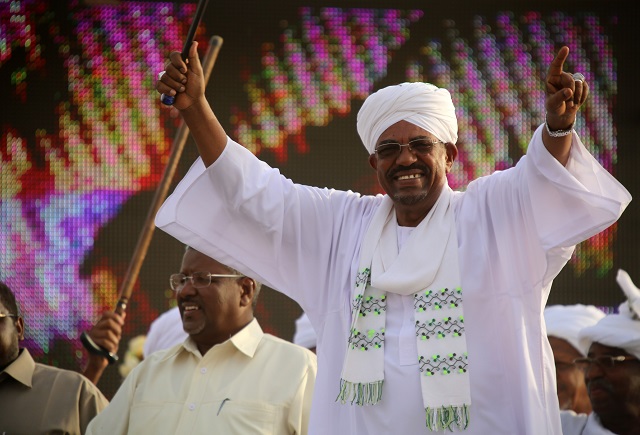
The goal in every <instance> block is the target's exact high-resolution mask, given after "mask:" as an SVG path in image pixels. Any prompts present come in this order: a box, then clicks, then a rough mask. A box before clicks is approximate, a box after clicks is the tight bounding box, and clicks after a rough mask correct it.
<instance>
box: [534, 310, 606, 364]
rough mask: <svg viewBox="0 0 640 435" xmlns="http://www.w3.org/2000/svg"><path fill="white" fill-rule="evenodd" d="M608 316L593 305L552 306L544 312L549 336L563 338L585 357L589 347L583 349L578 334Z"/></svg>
mask: <svg viewBox="0 0 640 435" xmlns="http://www.w3.org/2000/svg"><path fill="white" fill-rule="evenodd" d="M605 315H606V314H605V313H604V312H603V311H602V310H599V309H598V308H596V307H595V306H593V305H581V304H576V305H552V306H549V307H547V308H545V310H544V321H545V323H546V324H547V335H548V336H552V337H558V338H562V339H563V340H566V341H568V342H569V344H571V346H573V347H574V348H575V349H576V350H577V351H578V352H580V353H581V354H582V355H583V356H586V355H587V352H588V350H589V347H583V346H581V345H580V343H579V340H578V333H579V332H580V330H582V329H583V328H586V327H587V326H593V325H595V324H596V323H598V320H600V319H602V318H603V317H604V316H605Z"/></svg>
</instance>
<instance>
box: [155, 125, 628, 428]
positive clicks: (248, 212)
mask: <svg viewBox="0 0 640 435" xmlns="http://www.w3.org/2000/svg"><path fill="white" fill-rule="evenodd" d="M543 128H544V127H543ZM541 135H542V130H541V129H540V128H538V129H537V131H536V133H535V134H534V137H533V139H532V141H531V144H530V145H529V150H528V152H527V155H526V157H523V158H522V159H520V161H519V162H518V164H517V166H516V167H515V168H512V169H508V170H506V171H503V172H498V173H495V174H493V175H491V176H489V177H484V178H480V179H478V180H476V181H474V182H472V183H471V184H469V186H468V188H467V191H466V192H465V193H456V194H455V195H454V198H453V200H452V205H453V207H454V219H455V225H456V234H457V238H458V259H459V265H460V270H461V279H462V288H463V289H464V297H465V301H464V316H465V317H464V323H465V331H466V333H467V347H468V353H469V382H470V389H471V402H472V406H471V415H470V424H469V427H468V428H467V430H466V433H468V434H474V435H476V434H477V435H486V434H510V435H511V434H522V435H528V434H529V435H538V434H560V433H561V432H560V431H561V429H560V418H559V412H556V410H558V409H559V405H558V399H557V395H556V392H555V376H554V365H553V354H552V352H551V348H550V346H549V344H548V341H547V339H546V335H545V334H544V329H543V326H542V322H543V314H542V311H543V308H544V305H545V302H546V300H547V296H548V291H549V289H550V287H551V284H552V280H553V278H554V277H555V276H556V275H557V273H558V272H559V271H560V270H561V268H562V267H563V266H564V265H565V263H566V262H567V260H568V259H569V258H570V256H571V253H572V252H573V245H574V244H576V243H578V242H580V241H582V240H584V239H586V238H588V237H590V236H591V235H593V234H596V233H598V232H599V231H602V230H603V229H605V228H606V227H608V226H609V225H611V224H612V223H613V222H615V220H616V219H617V218H618V217H619V216H620V214H621V213H622V211H623V210H624V208H625V207H626V205H627V204H628V202H629V201H630V199H631V197H630V195H629V193H628V192H627V191H626V189H624V187H622V186H621V185H620V184H619V183H618V182H617V181H616V180H615V179H614V178H613V177H612V176H611V175H610V174H608V173H607V172H606V171H605V170H604V169H603V168H602V167H601V166H600V165H599V164H598V163H597V161H596V160H595V159H593V158H592V157H591V155H590V154H589V153H588V151H587V150H586V149H585V148H584V146H583V145H582V143H581V142H580V140H579V139H578V137H577V135H575V134H574V136H573V146H572V150H571V157H570V161H569V163H568V165H567V167H566V168H565V167H563V166H562V165H560V164H559V163H558V162H557V161H556V160H555V159H554V158H553V157H552V156H551V155H550V154H549V153H548V152H547V151H546V149H545V148H544V145H543V144H542V139H541ZM382 200H383V197H382V196H361V195H359V194H356V193H353V192H342V191H336V190H330V189H320V188H314V187H309V186H302V185H297V184H294V183H293V182H291V181H290V180H287V179H286V178H284V177H283V176H282V175H281V174H280V173H279V171H278V170H276V169H273V168H270V167H269V166H268V165H266V164H265V163H264V162H261V161H259V160H258V159H257V158H255V156H253V155H252V154H251V153H250V152H249V151H247V150H246V149H244V148H243V147H241V146H239V145H237V144H235V143H234V142H232V141H229V142H228V144H227V147H226V149H225V150H224V152H223V154H222V155H221V156H220V158H219V159H218V160H217V161H216V162H215V163H214V164H213V165H211V166H210V167H209V168H208V169H207V170H205V168H204V166H203V165H202V163H201V162H200V161H199V162H197V163H196V164H195V165H194V166H193V167H192V169H191V170H190V171H189V173H188V174H187V175H186V176H185V178H184V180H183V181H182V182H181V183H180V184H179V185H178V187H177V188H176V190H175V191H174V193H173V194H172V195H171V196H170V197H169V198H168V199H167V201H166V202H165V204H164V205H163V207H162V209H161V210H160V212H159V213H158V216H157V217H156V224H157V225H158V226H159V227H160V228H162V229H163V230H165V231H167V232H169V233H170V234H172V235H173V236H175V237H176V238H178V239H179V240H181V241H182V242H183V243H185V244H189V245H191V246H193V247H194V248H196V249H198V250H200V251H202V252H204V253H206V254H207V255H210V256H212V257H214V258H216V259H218V260H219V261H221V262H223V263H226V264H229V265H230V266H232V267H234V268H236V269H238V270H240V271H242V272H243V273H247V274H250V275H252V276H253V277H255V278H256V279H259V280H261V281H263V282H265V283H266V284H267V285H269V286H271V287H273V288H275V289H278V290H279V291H282V292H283V293H285V294H287V295H289V296H290V297H292V298H293V299H295V300H296V301H297V302H298V303H299V304H300V305H301V307H302V308H303V309H304V311H305V312H306V313H307V315H308V316H309V319H310V320H311V322H312V324H313V325H314V328H315V330H316V332H317V333H318V348H317V352H318V367H319V370H318V377H317V379H316V387H315V391H314V399H313V407H312V411H311V414H312V415H311V422H310V433H312V434H350V435H351V434H356V435H358V434H391V433H403V434H419V433H430V432H429V431H428V429H427V428H426V427H425V419H424V417H425V411H424V406H423V404H422V398H421V389H420V382H419V369H418V364H417V362H416V360H415V357H416V355H417V349H416V340H415V326H414V322H415V319H414V315H413V297H412V296H401V295H395V294H392V293H389V297H388V301H387V319H386V322H387V329H386V333H385V344H386V348H385V354H384V358H385V361H384V365H385V381H384V397H383V398H382V400H381V402H380V403H379V404H378V405H375V406H345V405H341V404H339V403H336V401H335V400H336V388H335V385H336V383H337V382H339V379H340V373H341V369H342V365H343V361H344V358H345V351H346V346H345V343H346V342H347V339H348V335H349V328H350V326H351V325H350V322H351V306H350V299H351V291H352V289H353V282H354V280H355V278H356V275H357V271H358V262H359V258H360V255H359V254H360V247H361V245H362V240H363V237H364V234H365V231H366V229H367V227H368V225H369V223H370V221H371V219H372V216H373V215H374V214H375V211H376V209H377V208H378V207H379V206H380V204H381V202H382ZM476 355H477V357H474V356H476ZM442 433H443V434H444V433H449V432H442Z"/></svg>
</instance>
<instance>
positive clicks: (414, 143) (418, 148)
mask: <svg viewBox="0 0 640 435" xmlns="http://www.w3.org/2000/svg"><path fill="white" fill-rule="evenodd" d="M438 143H444V142H442V141H441V140H438V139H432V140H430V139H414V140H410V141H409V142H408V143H398V142H387V143H383V144H380V145H378V146H377V147H376V150H375V151H376V154H377V155H378V157H380V158H382V159H388V158H391V157H395V156H397V155H398V154H400V152H401V151H402V147H409V151H413V152H414V153H416V154H422V155H425V154H429V153H430V152H431V150H432V149H433V146H434V145H435V144H438Z"/></svg>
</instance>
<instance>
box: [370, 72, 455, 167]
mask: <svg viewBox="0 0 640 435" xmlns="http://www.w3.org/2000/svg"><path fill="white" fill-rule="evenodd" d="M399 121H407V122H410V123H412V124H414V125H417V126H418V127H420V128H422V129H424V130H426V131H428V132H429V133H431V134H433V135H434V136H435V137H436V138H438V139H439V140H441V141H443V142H448V143H453V144H455V143H456V142H457V140H458V121H457V119H456V109H455V107H454V106H453V101H451V94H449V91H447V90H446V89H443V88H438V87H437V86H434V85H432V84H430V83H419V82H417V83H402V84H399V85H395V86H388V87H386V88H382V89H380V90H379V91H377V92H374V93H373V94H371V95H369V97H367V99H366V100H365V101H364V104H363V105H362V108H361V109H360V111H359V112H358V122H357V127H358V134H359V135H360V139H362V143H363V144H364V147H365V148H366V149H367V151H369V154H373V153H374V152H375V146H376V142H377V141H378V139H379V138H380V135H381V134H382V133H384V131H385V130H386V129H387V128H389V127H390V126H392V125H393V124H395V123H396V122H399Z"/></svg>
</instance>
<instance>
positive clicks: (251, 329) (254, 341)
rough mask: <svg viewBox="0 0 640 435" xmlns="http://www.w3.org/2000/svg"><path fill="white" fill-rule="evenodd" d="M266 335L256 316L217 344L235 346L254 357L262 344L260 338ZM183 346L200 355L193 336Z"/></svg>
mask: <svg viewBox="0 0 640 435" xmlns="http://www.w3.org/2000/svg"><path fill="white" fill-rule="evenodd" d="M263 336H264V332H263V331H262V328H261V327H260V324H259V323H258V320H257V319H256V318H254V319H253V320H252V321H251V322H249V324H248V325H247V326H245V327H244V328H242V329H241V330H240V331H238V332H237V333H236V334H235V335H234V336H232V337H231V338H229V339H228V340H227V341H225V342H224V343H220V344H218V345H217V346H230V345H233V346H235V348H236V349H238V350H239V351H240V352H242V353H243V354H245V355H247V356H248V357H249V358H253V355H254V354H255V353H256V349H257V348H258V345H259V344H260V340H262V337H263ZM182 346H183V347H184V348H185V349H186V350H187V351H188V352H191V353H193V354H195V355H197V356H199V357H202V355H200V351H199V350H198V346H197V345H196V343H195V342H194V341H193V339H192V338H191V337H188V338H187V339H186V340H185V341H184V343H182Z"/></svg>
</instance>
